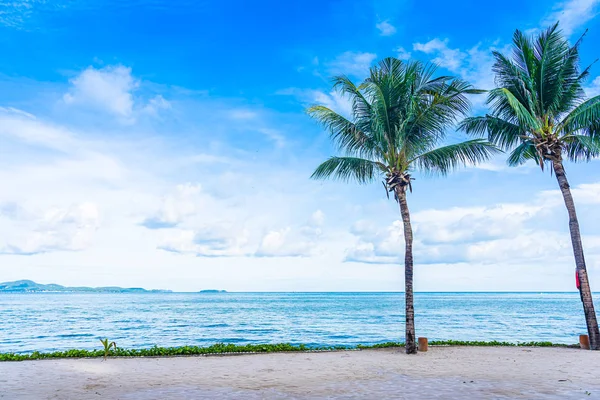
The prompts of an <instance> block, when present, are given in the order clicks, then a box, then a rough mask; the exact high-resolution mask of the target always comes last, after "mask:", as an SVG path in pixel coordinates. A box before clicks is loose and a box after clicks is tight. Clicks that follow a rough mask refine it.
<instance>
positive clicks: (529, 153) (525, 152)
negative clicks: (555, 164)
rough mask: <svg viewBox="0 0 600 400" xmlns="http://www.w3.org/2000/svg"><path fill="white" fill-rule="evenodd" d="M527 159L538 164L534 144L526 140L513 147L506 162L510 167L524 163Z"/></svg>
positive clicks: (538, 157) (538, 158) (538, 160)
mask: <svg viewBox="0 0 600 400" xmlns="http://www.w3.org/2000/svg"><path fill="white" fill-rule="evenodd" d="M527 160H534V161H535V162H536V164H538V165H543V164H540V156H539V155H538V153H537V150H536V148H535V145H534V144H533V143H532V142H531V141H529V140H527V141H524V142H523V143H521V144H520V145H518V146H517V147H515V149H514V150H513V151H512V152H511V153H510V155H509V156H508V159H507V164H508V165H510V166H511V167H516V166H519V165H521V164H524V163H525V162H526V161H527Z"/></svg>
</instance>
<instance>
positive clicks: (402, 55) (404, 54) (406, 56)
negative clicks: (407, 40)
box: [396, 47, 412, 60]
mask: <svg viewBox="0 0 600 400" xmlns="http://www.w3.org/2000/svg"><path fill="white" fill-rule="evenodd" d="M396 51H397V52H398V54H397V55H396V57H397V58H398V59H400V60H410V57H411V55H412V54H411V53H410V51H406V50H405V49H404V47H398V48H397V49H396Z"/></svg>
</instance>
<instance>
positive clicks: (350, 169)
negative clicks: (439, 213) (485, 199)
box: [307, 58, 497, 354]
mask: <svg viewBox="0 0 600 400" xmlns="http://www.w3.org/2000/svg"><path fill="white" fill-rule="evenodd" d="M435 70H436V67H435V66H434V65H431V64H423V63H421V62H408V63H404V62H402V61H400V60H398V59H395V58H386V59H384V60H382V61H381V62H380V63H379V65H378V66H377V67H374V68H372V69H371V71H370V76H369V77H368V78H367V79H366V80H365V81H364V82H363V83H362V84H361V85H359V86H356V85H355V84H354V83H352V81H351V80H350V79H348V78H347V77H345V76H338V77H335V78H334V79H333V81H334V89H337V90H339V91H340V92H341V93H343V94H344V95H346V96H347V97H348V98H349V99H350V100H351V101H352V117H351V118H350V119H348V118H346V117H344V116H342V115H340V114H338V113H336V112H335V111H333V110H331V109H329V108H327V107H324V106H320V105H317V106H313V107H310V108H309V109H308V110H307V111H308V114H309V115H310V116H311V117H313V118H315V119H316V120H317V121H319V122H320V123H321V124H322V125H323V126H325V128H326V129H327V130H329V131H330V133H331V138H332V140H333V141H334V143H335V144H336V145H337V147H338V148H339V151H340V152H342V153H343V156H341V157H331V158H329V159H328V160H327V161H325V162H324V163H322V164H321V165H319V167H318V168H317V169H316V170H315V172H314V173H313V175H312V178H315V179H324V178H338V179H341V180H354V181H357V182H358V183H367V182H372V181H374V180H376V178H377V177H384V181H383V185H384V187H385V189H386V193H388V192H391V193H393V195H394V199H395V200H396V201H397V202H398V203H399V205H400V213H401V215H402V222H403V224H404V240H405V256H404V275H405V296H406V340H405V342H406V353H408V354H413V353H416V351H417V348H416V344H415V323H414V303H413V252H412V244H413V233H412V227H411V223H410V213H409V211H408V205H407V202H406V197H407V196H406V194H407V190H408V191H411V192H412V183H411V181H412V180H413V178H412V177H411V175H412V173H413V171H414V170H420V171H422V172H433V173H438V174H441V175H445V174H447V173H448V172H450V171H451V170H452V169H454V168H456V167H458V166H461V165H465V164H470V163H477V162H480V161H483V160H486V159H488V158H489V156H490V154H491V153H493V152H495V151H497V148H496V147H495V146H493V145H492V144H490V143H488V142H487V141H484V140H482V139H474V140H469V141H467V142H463V143H456V144H451V145H447V146H444V147H437V145H438V144H440V143H441V142H442V141H443V140H444V137H445V131H446V129H447V128H448V127H449V126H451V125H452V124H453V123H455V122H456V121H457V119H458V117H459V116H460V117H464V116H465V115H466V114H467V112H468V111H469V108H470V103H469V101H468V99H467V97H466V95H467V94H471V93H479V92H480V91H478V90H475V89H473V87H472V86H471V85H469V84H468V83H466V82H464V81H462V80H460V79H456V78H453V77H449V76H440V77H437V78H434V77H433V75H434V73H435ZM388 196H389V193H388Z"/></svg>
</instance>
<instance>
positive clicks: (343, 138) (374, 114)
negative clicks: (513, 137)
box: [308, 58, 496, 193]
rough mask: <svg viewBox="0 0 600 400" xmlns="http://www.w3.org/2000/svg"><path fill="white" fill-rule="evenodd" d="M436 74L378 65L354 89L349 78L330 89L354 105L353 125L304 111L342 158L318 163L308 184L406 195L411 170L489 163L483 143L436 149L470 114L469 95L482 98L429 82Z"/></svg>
mask: <svg viewBox="0 0 600 400" xmlns="http://www.w3.org/2000/svg"><path fill="white" fill-rule="evenodd" d="M435 70H436V68H435V66H434V65H431V64H423V63H421V62H418V61H416V62H407V63H404V62H402V61H400V60H398V59H395V58H386V59H384V60H382V61H381V62H380V63H379V65H378V66H377V67H374V68H372V69H371V72H370V76H369V77H368V78H367V79H366V80H365V81H364V83H362V84H361V85H359V86H356V85H355V84H354V83H352V81H351V80H350V79H349V78H347V77H346V76H338V77H335V78H334V88H336V89H337V90H339V91H341V92H342V93H343V94H344V95H346V96H347V97H348V98H349V99H350V100H351V102H352V120H350V119H348V118H346V117H344V116H342V115H340V114H338V113H336V112H335V111H333V110H331V109H329V108H327V107H324V106H319V105H317V106H313V107H310V108H309V109H308V113H309V115H311V116H312V117H313V118H315V119H316V120H318V121H319V122H321V123H322V124H323V125H324V126H325V127H326V128H327V129H328V130H329V131H330V133H331V137H332V139H333V141H334V143H335V144H336V145H337V147H338V148H339V150H340V151H341V152H342V153H344V156H341V157H331V158H330V159H329V160H327V161H325V162H324V163H322V164H321V165H320V166H319V167H318V168H317V169H316V171H315V172H314V173H313V175H312V177H313V178H316V179H321V178H330V177H335V178H340V179H342V180H356V181H358V182H359V183H366V182H370V181H373V180H374V179H375V178H376V177H377V176H378V175H379V174H382V175H385V176H386V181H385V182H384V185H385V186H386V189H387V190H389V191H392V192H394V193H396V189H397V188H405V187H409V188H411V185H410V181H411V177H410V173H411V171H412V170H415V169H417V170H422V171H427V172H433V173H439V174H442V175H443V174H446V173H448V172H449V171H450V170H452V169H453V168H455V167H457V166H460V165H463V164H467V163H477V162H479V161H483V160H485V159H487V158H488V157H489V155H490V153H492V152H494V151H495V150H496V149H495V147H493V146H492V145H491V144H489V143H488V142H487V141H484V140H482V139H474V140H469V141H466V142H462V143H457V144H451V145H447V146H444V147H437V146H438V145H439V144H440V142H442V141H443V140H444V138H445V131H446V129H447V128H448V127H449V126H451V125H452V124H453V123H455V122H456V121H457V118H458V117H459V116H463V115H465V114H466V113H467V112H468V111H469V108H470V103H469V101H468V99H467V96H466V95H467V94H472V93H479V92H480V91H478V90H476V89H474V88H473V87H472V86H471V85H469V84H468V83H466V82H465V81H462V80H460V79H457V78H453V77H449V76H440V77H437V78H433V74H434V73H435Z"/></svg>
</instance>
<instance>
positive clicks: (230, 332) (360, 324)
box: [0, 293, 598, 352]
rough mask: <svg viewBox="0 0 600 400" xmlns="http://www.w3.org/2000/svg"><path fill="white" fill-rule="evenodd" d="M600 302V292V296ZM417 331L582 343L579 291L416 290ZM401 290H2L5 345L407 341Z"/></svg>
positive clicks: (1, 343) (25, 348) (26, 348)
mask: <svg viewBox="0 0 600 400" xmlns="http://www.w3.org/2000/svg"><path fill="white" fill-rule="evenodd" d="M595 299H596V303H598V296H597V295H595ZM415 310H416V317H415V318H416V326H417V336H425V337H428V338H429V339H430V340H437V339H440V340H444V339H454V340H502V341H513V342H516V341H552V342H556V343H568V344H572V343H576V342H577V340H578V335H579V334H582V333H586V329H585V320H584V318H583V311H582V307H581V302H580V300H579V295H578V294H577V293H549V294H541V293H535V294H534V293H417V294H416V295H415ZM403 319H404V294H403V293H223V294H197V293H152V294H87V293H86V294H72V293H43V294H41V293H39V294H36V293H30V294H0V352H31V351H34V350H38V351H54V350H65V349H71V348H82V349H97V348H99V347H100V346H99V345H100V342H99V341H98V339H99V338H101V337H102V338H104V337H107V338H109V339H110V340H114V341H116V343H117V345H118V346H120V347H138V348H140V347H150V346H154V345H158V346H183V345H201V346H204V345H210V344H214V343H216V342H227V343H239V344H243V343H279V342H289V343H305V344H307V345H348V346H352V345H357V344H374V343H381V342H387V341H403V340H404V333H403V332H404V323H403Z"/></svg>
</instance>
